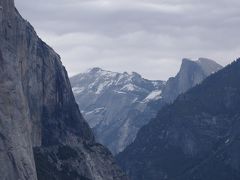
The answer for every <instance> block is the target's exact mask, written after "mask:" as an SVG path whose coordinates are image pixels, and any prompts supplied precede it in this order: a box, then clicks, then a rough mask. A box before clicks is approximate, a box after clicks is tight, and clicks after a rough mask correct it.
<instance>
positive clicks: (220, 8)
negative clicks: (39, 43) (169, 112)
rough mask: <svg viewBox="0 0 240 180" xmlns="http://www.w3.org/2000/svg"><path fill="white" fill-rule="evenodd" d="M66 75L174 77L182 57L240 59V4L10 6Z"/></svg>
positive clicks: (91, 1) (171, 0)
mask: <svg viewBox="0 0 240 180" xmlns="http://www.w3.org/2000/svg"><path fill="white" fill-rule="evenodd" d="M15 1H16V2H15V3H16V6H17V8H18V10H19V11H20V12H21V14H22V15H23V17H24V18H26V19H27V20H28V21H30V22H31V24H33V26H34V27H35V28H36V31H37V32H38V34H39V35H40V37H41V38H42V39H43V40H45V41H46V42H47V43H48V44H50V45H51V46H52V47H53V48H54V49H55V50H56V51H57V52H58V53H59V54H60V55H61V57H62V61H63V63H64V65H65V66H66V68H67V70H68V72H69V74H70V75H74V74H77V73H79V72H82V71H84V70H86V69H88V68H91V67H96V66H97V67H101V68H105V69H107V70H112V71H119V72H122V71H136V72H139V73H141V74H143V76H144V77H146V78H150V79H167V78H168V77H170V76H173V75H175V73H176V72H177V70H178V69H179V66H180V63H181V59H182V58H183V57H188V58H193V59H196V58H198V57H208V58H211V59H215V60H216V61H218V62H219V63H220V64H222V65H225V64H228V63H229V62H231V61H232V60H233V59H235V58H237V57H238V56H239V54H240V38H239V35H238V34H239V32H240V11H239V8H240V1H239V0H211V1H209V0H128V1H125V0H121V1H119V0H51V1H49V0H41V1H32V0H15Z"/></svg>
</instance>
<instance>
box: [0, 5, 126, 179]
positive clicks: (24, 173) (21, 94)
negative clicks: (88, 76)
mask: <svg viewBox="0 0 240 180" xmlns="http://www.w3.org/2000/svg"><path fill="white" fill-rule="evenodd" d="M0 64H1V66H0V76H1V79H0V174H1V179H3V180H16V179H19V180H37V179H38V180H46V179H48V180H69V179H76V180H77V179H80V180H84V179H91V180H113V179H114V180H115V179H119V180H120V179H126V177H125V175H124V174H123V173H122V172H121V170H120V169H119V168H118V167H117V166H116V165H115V163H114V161H113V158H112V156H111V154H110V153H109V151H108V150H107V149H105V148H104V147H103V146H102V145H100V144H97V143H95V140H94V136H93V134H92V132H91V130H90V128H89V126H88V124H87V123H86V122H85V120H84V119H83V117H82V115H81V114H80V112H79V109H78V105H77V104H76V102H75V99H74V96H73V93H72V90H71V86H70V82H69V79H68V76H67V73H66V71H65V69H64V67H63V66H62V64H61V61H60V57H59V56H58V55H57V54H56V53H55V52H54V51H53V50H52V49H51V48H50V47H49V46H47V45H46V44H45V43H44V42H43V41H41V39H39V38H38V36H37V34H36V33H35V31H34V29H33V28H32V26H31V25H30V24H29V23H28V22H26V21H25V20H24V19H23V18H22V17H21V16H20V15H19V13H18V12H17V10H16V9H15V7H14V1H13V0H0Z"/></svg>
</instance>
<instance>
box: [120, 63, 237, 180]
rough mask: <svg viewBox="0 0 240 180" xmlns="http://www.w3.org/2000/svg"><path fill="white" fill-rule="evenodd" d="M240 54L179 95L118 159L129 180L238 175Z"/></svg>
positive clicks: (233, 177)
mask: <svg viewBox="0 0 240 180" xmlns="http://www.w3.org/2000/svg"><path fill="white" fill-rule="evenodd" d="M239 79H240V59H239V60H237V61H235V62H233V63H232V64H231V65H229V66H227V67H226V68H224V69H222V70H220V71H219V72H217V73H215V74H213V75H211V76H210V77H208V78H207V79H206V80H204V81H203V82H202V83H201V84H200V85H197V86H196V87H195V88H193V89H191V90H190V91H188V92H186V93H185V94H183V95H180V96H179V97H178V98H177V100H176V101H175V102H174V103H173V104H171V105H168V106H166V107H164V108H163V109H162V110H161V111H160V112H159V113H158V116H157V117H156V119H154V120H153V121H151V122H150V123H149V124H148V125H146V126H145V127H143V128H142V129H141V130H140V131H139V133H138V135H137V138H136V140H135V141H134V143H133V144H131V145H130V146H129V147H128V148H127V149H125V151H124V152H122V153H121V154H120V155H119V156H118V157H117V159H118V162H119V164H121V166H122V167H123V168H124V169H125V170H126V171H127V172H128V174H129V176H130V178H132V179H133V180H145V179H148V180H168V179H169V180H170V179H171V180H213V179H214V180H215V179H217V180H226V179H231V180H238V179H240V156H239V150H240V141H239V138H240V134H239V129H240V113H239V112H240V106H239V104H240V83H239Z"/></svg>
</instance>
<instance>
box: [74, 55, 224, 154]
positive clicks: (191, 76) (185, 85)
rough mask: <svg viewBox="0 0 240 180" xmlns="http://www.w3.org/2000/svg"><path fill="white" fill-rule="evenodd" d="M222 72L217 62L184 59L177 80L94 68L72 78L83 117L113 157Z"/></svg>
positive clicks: (201, 59)
mask: <svg viewBox="0 0 240 180" xmlns="http://www.w3.org/2000/svg"><path fill="white" fill-rule="evenodd" d="M219 69H221V66H220V65H218V64H217V63H216V62H214V61H212V60H209V59H203V58H200V59H199V60H197V61H192V60H189V59H183V61H182V65H181V69H180V71H179V73H178V74H177V75H176V77H173V78H170V79H169V80H168V81H167V83H166V82H164V81H150V80H146V79H144V78H142V77H141V76H140V75H139V74H137V73H132V74H128V73H115V72H110V71H104V70H102V69H100V68H93V69H91V70H89V71H88V72H86V73H82V74H79V75H77V76H74V77H72V78H71V79H70V81H71V84H72V87H73V92H74V95H75V98H76V100H77V103H78V104H79V107H80V109H81V110H82V113H83V116H84V117H85V118H86V120H87V121H88V123H89V124H90V126H91V128H93V129H94V133H95V135H96V137H97V141H99V142H101V143H103V144H104V145H106V146H107V147H108V148H109V149H110V150H111V151H112V152H113V153H114V154H116V153H119V152H121V151H122V150H124V149H125V148H126V147H127V146H128V145H129V144H131V143H132V142H133V141H134V139H135V137H136V135H137V132H138V131H139V129H140V128H141V127H142V126H144V125H145V124H147V123H148V122H149V121H150V120H151V119H152V118H154V117H155V116H156V114H157V112H158V111H159V110H160V109H161V108H162V107H163V106H164V105H165V104H166V103H170V102H171V101H172V100H174V99H175V98H176V97H177V96H178V95H179V94H181V93H183V92H185V91H186V90H188V89H189V88H191V87H193V86H195V85H196V84H198V83H200V82H201V81H202V80H203V79H205V78H206V77H207V76H208V75H210V74H211V73H213V72H215V71H218V70H219Z"/></svg>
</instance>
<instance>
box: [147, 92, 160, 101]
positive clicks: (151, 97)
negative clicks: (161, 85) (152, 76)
mask: <svg viewBox="0 0 240 180" xmlns="http://www.w3.org/2000/svg"><path fill="white" fill-rule="evenodd" d="M161 94H162V91H161V90H157V91H153V92H151V93H150V94H149V95H148V96H147V97H146V98H145V99H144V100H143V102H149V101H153V100H158V99H161V98H162V96H161Z"/></svg>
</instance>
